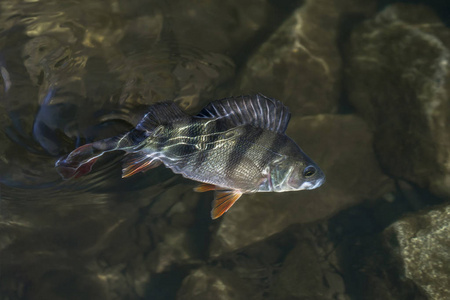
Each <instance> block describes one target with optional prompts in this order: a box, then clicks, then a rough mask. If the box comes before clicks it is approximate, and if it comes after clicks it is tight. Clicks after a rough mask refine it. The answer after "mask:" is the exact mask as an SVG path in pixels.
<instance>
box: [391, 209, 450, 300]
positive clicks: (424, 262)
mask: <svg viewBox="0 0 450 300" xmlns="http://www.w3.org/2000/svg"><path fill="white" fill-rule="evenodd" d="M449 218H450V206H449V205H445V206H441V207H436V208H434V209H431V210H428V211H425V212H422V213H416V214H413V215H409V216H407V217H404V218H402V219H400V220H399V221H397V222H395V223H394V224H392V225H391V226H390V227H389V228H387V229H386V230H385V232H384V233H383V235H384V237H385V239H386V240H387V241H391V242H390V244H389V245H390V250H391V252H392V254H395V257H398V258H399V269H400V270H402V275H404V276H405V277H406V278H408V279H410V280H412V281H413V282H414V283H415V284H416V285H417V286H419V287H420V288H421V289H422V290H424V291H425V293H426V294H427V295H428V296H429V299H436V300H438V299H449V298H450V267H449V266H450V254H449V251H448V249H449V248H450V240H449V238H448V237H449V235H450V226H449V224H448V220H449ZM392 241H395V242H392Z"/></svg>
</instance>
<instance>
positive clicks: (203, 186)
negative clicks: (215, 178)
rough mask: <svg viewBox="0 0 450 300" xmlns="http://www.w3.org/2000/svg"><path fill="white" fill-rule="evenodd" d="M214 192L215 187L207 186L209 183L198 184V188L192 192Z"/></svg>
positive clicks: (212, 185)
mask: <svg viewBox="0 0 450 300" xmlns="http://www.w3.org/2000/svg"><path fill="white" fill-rule="evenodd" d="M215 190H216V186H215V185H214V184H209V183H200V184H199V185H198V186H196V187H195V188H194V191H196V192H199V193H203V192H208V191H215Z"/></svg>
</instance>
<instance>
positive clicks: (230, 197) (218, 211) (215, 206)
mask: <svg viewBox="0 0 450 300" xmlns="http://www.w3.org/2000/svg"><path fill="white" fill-rule="evenodd" d="M241 196H242V193H241V192H239V191H217V192H216V198H215V199H214V201H213V203H212V210H211V218H213V219H217V218H219V217H220V216H221V215H223V214H224V213H226V212H227V211H228V210H229V209H230V207H231V206H233V204H234V203H235V202H236V201H237V200H238V199H239V198H240V197H241Z"/></svg>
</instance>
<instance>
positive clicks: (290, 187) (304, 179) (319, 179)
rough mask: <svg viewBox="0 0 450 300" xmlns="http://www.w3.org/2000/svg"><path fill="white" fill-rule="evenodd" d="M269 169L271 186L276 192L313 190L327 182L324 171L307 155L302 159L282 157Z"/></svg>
mask: <svg viewBox="0 0 450 300" xmlns="http://www.w3.org/2000/svg"><path fill="white" fill-rule="evenodd" d="M269 169H270V171H269V174H270V178H269V185H270V189H271V190H272V191H274V192H288V191H299V190H312V189H315V188H318V187H319V186H321V185H322V184H323V183H324V182H325V175H324V173H323V172H322V170H321V169H320V168H319V167H318V166H317V165H316V164H315V163H314V162H313V161H312V160H311V159H310V158H309V157H307V156H306V155H305V156H304V157H302V158H298V157H290V156H285V155H282V156H280V157H279V158H277V159H276V160H275V161H273V163H272V164H271V166H270V168H269ZM269 174H268V175H269Z"/></svg>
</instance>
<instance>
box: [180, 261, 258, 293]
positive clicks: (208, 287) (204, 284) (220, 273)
mask: <svg viewBox="0 0 450 300" xmlns="http://www.w3.org/2000/svg"><path fill="white" fill-rule="evenodd" d="M256 293H257V290H256V288H255V287H254V286H252V285H251V284H249V282H246V281H245V280H243V279H242V278H238V277H237V276H236V274H234V273H233V272H230V271H228V270H225V269H221V268H215V267H201V268H199V269H197V270H194V271H192V272H191V274H189V275H188V276H187V277H186V278H185V279H184V280H183V283H182V284H181V288H180V290H179V291H178V295H177V299H178V300H184V299H186V300H190V299H198V300H209V299H217V300H234V299H236V300H239V299H242V300H245V299H250V298H252V296H254V295H255V294H256Z"/></svg>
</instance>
